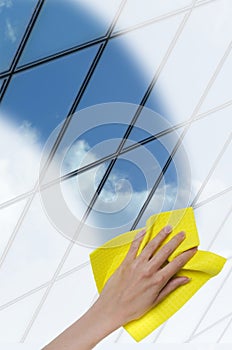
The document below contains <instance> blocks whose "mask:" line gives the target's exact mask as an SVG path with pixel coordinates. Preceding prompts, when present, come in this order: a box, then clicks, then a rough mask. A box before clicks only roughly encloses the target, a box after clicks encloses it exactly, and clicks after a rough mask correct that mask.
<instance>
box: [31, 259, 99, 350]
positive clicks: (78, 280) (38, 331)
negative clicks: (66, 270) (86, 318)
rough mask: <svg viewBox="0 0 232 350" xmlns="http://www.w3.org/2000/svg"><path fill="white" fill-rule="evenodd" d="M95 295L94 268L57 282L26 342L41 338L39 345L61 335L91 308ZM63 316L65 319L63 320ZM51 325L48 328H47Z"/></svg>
mask: <svg viewBox="0 0 232 350" xmlns="http://www.w3.org/2000/svg"><path fill="white" fill-rule="evenodd" d="M95 294H96V286H95V283H94V280H93V278H92V269H91V266H90V265H89V266H86V267H85V268H84V269H82V270H80V271H78V272H76V273H74V274H71V275H68V276H66V277H65V278H64V279H61V280H58V281H57V282H56V283H55V285H54V287H53V288H52V290H51V293H50V294H49V296H48V298H47V300H46V303H45V304H44V306H43V308H42V310H41V313H40V314H39V316H38V318H37V319H36V322H35V324H34V326H33V328H32V330H31V332H30V334H29V336H28V339H27V341H28V342H29V343H30V342H34V339H39V344H40V346H42V345H45V344H46V343H47V339H51V338H52V339H53V338H55V337H56V336H57V334H60V333H61V332H62V331H63V330H64V329H65V328H67V325H70V324H72V323H74V322H75V321H76V320H77V319H78V318H79V317H81V316H82V315H83V314H84V312H85V311H86V310H87V309H88V308H89V307H90V305H91V302H92V300H93V298H94V295H95ZM60 315H62V317H60ZM48 325H49V327H48Z"/></svg>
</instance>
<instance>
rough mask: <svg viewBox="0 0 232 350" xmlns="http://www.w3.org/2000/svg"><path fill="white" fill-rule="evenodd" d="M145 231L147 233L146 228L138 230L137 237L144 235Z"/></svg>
mask: <svg viewBox="0 0 232 350" xmlns="http://www.w3.org/2000/svg"><path fill="white" fill-rule="evenodd" d="M145 233H146V230H145V229H144V230H142V231H140V232H138V233H137V235H136V238H140V237H142V236H144V235H145Z"/></svg>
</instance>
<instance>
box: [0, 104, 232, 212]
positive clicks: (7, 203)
mask: <svg viewBox="0 0 232 350" xmlns="http://www.w3.org/2000/svg"><path fill="white" fill-rule="evenodd" d="M231 105H232V100H231V101H227V102H225V103H223V104H221V105H219V106H216V107H213V108H211V109H209V110H208V111H206V112H203V113H200V114H198V115H197V117H196V118H195V119H194V121H193V122H195V121H198V120H200V119H203V118H205V117H207V116H209V115H210V114H212V113H215V112H218V111H220V110H222V109H224V108H227V107H229V106H231ZM189 123H190V122H189V121H188V120H187V121H184V122H181V123H178V124H176V125H174V126H173V127H170V128H167V129H165V130H163V131H161V132H159V133H157V134H154V135H152V136H149V137H147V138H145V139H143V140H141V141H139V142H136V143H135V144H132V145H130V146H127V147H124V148H123V149H122V151H121V153H120V155H123V154H125V153H128V152H130V151H132V150H135V149H136V148H138V147H140V146H144V145H146V144H148V143H149V142H152V141H154V140H158V139H159V138H160V137H162V136H165V135H167V134H169V133H171V132H173V131H175V130H178V129H180V128H181V127H183V126H186V125H187V124H189ZM115 156H116V152H113V153H111V154H109V155H107V156H105V157H102V158H100V159H98V160H96V161H94V162H92V163H89V164H87V165H84V166H83V167H81V168H79V169H75V170H73V171H71V172H69V173H67V174H65V175H63V176H61V177H60V178H58V179H55V180H53V181H50V182H48V183H46V184H44V185H42V186H41V187H40V189H39V191H41V190H43V189H46V188H48V187H50V186H53V185H55V184H57V183H59V182H63V181H66V180H68V179H71V178H73V177H75V176H77V175H79V174H83V173H84V172H85V171H88V170H90V169H93V168H94V167H96V166H98V165H100V164H102V163H104V162H106V161H107V160H111V159H112V158H114V157H115ZM37 192H38V191H37ZM33 193H34V190H33V189H32V190H30V191H27V192H25V193H22V194H20V195H18V196H17V197H14V198H12V199H10V200H8V201H5V202H2V203H1V204H0V210H1V209H3V208H6V207H8V206H10V205H12V204H15V203H17V202H19V201H21V200H23V199H25V198H27V197H29V196H30V195H32V194H33Z"/></svg>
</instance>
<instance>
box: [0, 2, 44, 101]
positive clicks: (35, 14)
mask: <svg viewBox="0 0 232 350" xmlns="http://www.w3.org/2000/svg"><path fill="white" fill-rule="evenodd" d="M44 2H45V0H38V2H37V5H36V7H35V9H34V11H33V14H32V16H31V19H30V21H29V23H28V25H27V28H26V30H25V32H24V35H23V38H22V40H21V42H20V44H19V47H18V49H17V51H16V53H15V56H14V58H13V61H12V63H11V66H10V70H9V75H8V77H7V80H6V82H4V85H3V86H2V87H1V89H0V102H1V101H2V99H3V97H4V95H5V93H6V91H7V88H8V86H9V84H10V81H11V79H12V76H13V73H14V71H15V69H16V67H17V64H18V62H19V60H20V57H21V55H22V53H23V50H24V48H25V46H26V44H27V41H28V39H29V37H30V34H31V32H32V29H33V28H34V25H35V23H36V20H37V18H38V16H39V14H40V11H41V9H42V7H43V4H44Z"/></svg>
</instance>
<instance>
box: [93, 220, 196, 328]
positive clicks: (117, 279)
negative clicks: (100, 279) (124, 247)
mask: <svg viewBox="0 0 232 350" xmlns="http://www.w3.org/2000/svg"><path fill="white" fill-rule="evenodd" d="M171 230H172V228H171V227H170V226H166V227H165V228H163V229H162V230H161V231H160V232H159V233H158V235H157V236H156V237H155V238H154V239H152V240H151V241H150V242H149V243H148V244H147V245H146V246H145V248H144V249H143V250H142V252H141V254H140V255H139V256H137V252H138V249H139V246H140V244H141V242H142V240H143V237H144V235H145V231H141V232H139V233H138V234H137V236H136V237H135V239H134V241H133V242H132V244H131V246H130V249H129V251H128V253H127V256H126V258H125V259H124V261H123V262H122V264H121V265H120V266H119V268H118V269H117V270H116V271H115V273H114V274H113V275H112V276H111V277H110V278H109V280H108V281H107V283H106V285H105V286H104V288H103V290H102V292H101V294H100V296H99V298H98V300H97V302H96V303H97V304H98V306H99V308H101V310H102V311H103V310H104V314H105V316H106V317H107V319H108V320H110V322H112V329H116V328H118V327H120V326H122V325H124V324H126V323H128V322H130V321H132V320H135V319H138V318H140V317H141V316H142V315H143V314H145V313H146V312H147V311H148V310H150V309H151V308H152V307H154V306H155V305H157V304H158V303H159V302H160V301H161V300H163V299H164V298H165V297H166V296H167V295H168V294H170V293H171V292H172V291H174V290H175V289H176V288H178V287H180V286H181V285H183V284H186V283H188V282H189V278H188V277H182V276H181V277H175V274H176V273H177V272H178V271H179V270H180V269H181V268H182V267H183V266H184V265H185V264H186V263H187V262H188V261H189V260H190V259H191V258H192V257H193V255H194V254H195V253H196V251H197V248H192V249H189V250H187V251H185V252H184V253H182V254H180V255H178V256H177V257H176V258H175V259H173V261H172V262H168V257H169V256H170V255H171V254H172V253H173V252H174V251H175V249H176V248H177V247H178V246H179V245H180V243H181V242H182V241H183V240H184V239H185V233H184V232H180V233H178V234H177V235H176V236H174V237H173V238H172V239H171V240H170V241H169V242H168V243H167V244H165V245H164V246H163V247H162V248H161V249H160V250H159V251H158V252H157V249H158V248H159V247H160V245H161V244H162V242H163V241H164V240H165V239H166V238H167V236H168V235H169V234H170V232H171Z"/></svg>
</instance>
